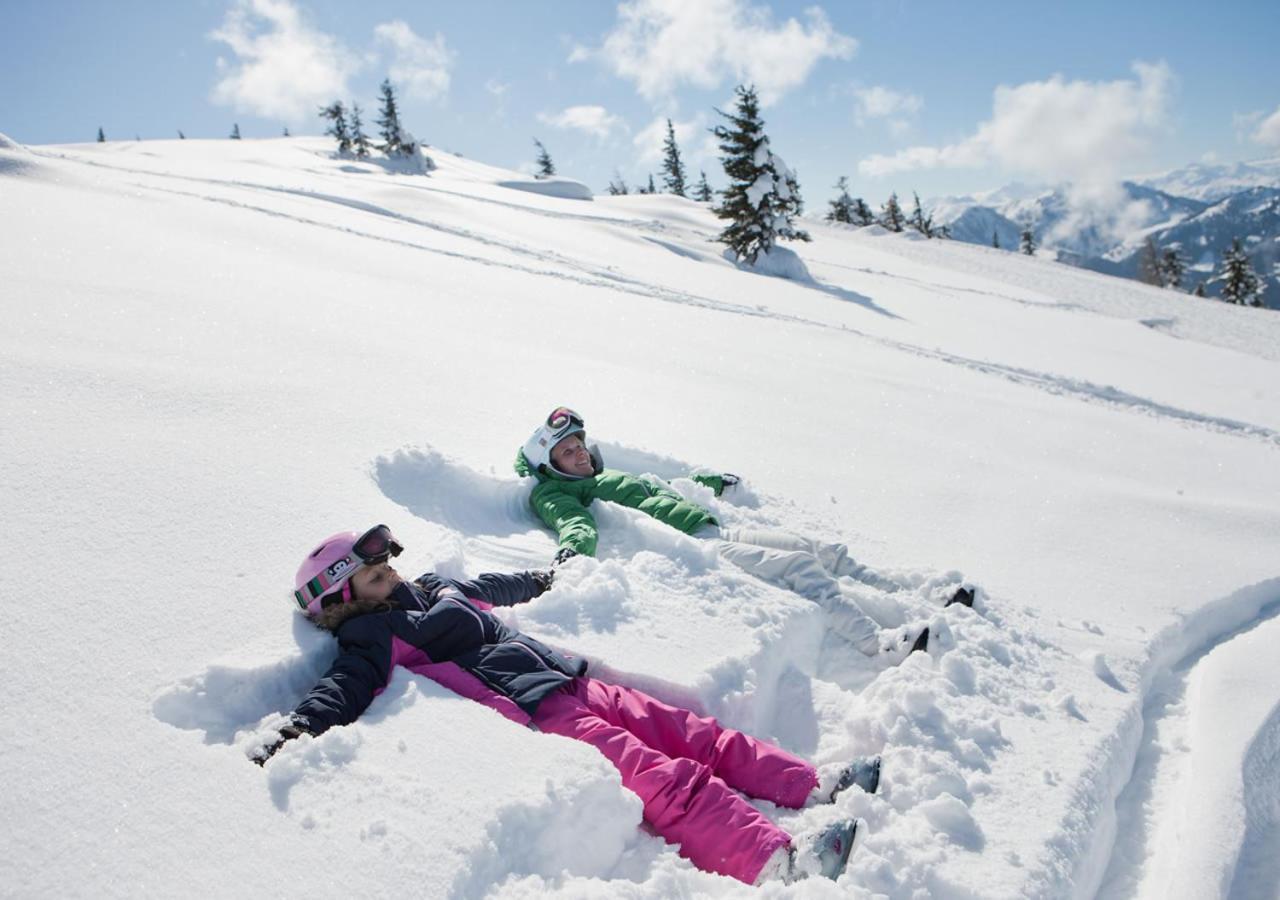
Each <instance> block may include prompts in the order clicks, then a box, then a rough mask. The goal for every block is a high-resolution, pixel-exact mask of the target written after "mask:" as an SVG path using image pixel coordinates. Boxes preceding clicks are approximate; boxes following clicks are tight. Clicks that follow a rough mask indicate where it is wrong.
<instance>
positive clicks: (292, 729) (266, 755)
mask: <svg viewBox="0 0 1280 900" xmlns="http://www.w3.org/2000/svg"><path fill="white" fill-rule="evenodd" d="M304 734H311V731H310V729H308V728H306V727H305V726H304V725H302V724H300V723H298V722H292V723H290V724H288V725H285V726H284V727H283V728H281V729H280V737H279V738H278V739H277V740H276V742H275V743H273V744H268V745H267V746H265V747H263V748H261V749H260V750H258V752H256V753H254V754H253V756H252V757H251V758H252V759H253V761H254V762H255V763H257V764H258V765H260V766H265V765H266V764H267V760H269V759H270V758H271V757H273V756H275V754H276V751H277V750H279V749H280V748H281V747H283V746H284V745H285V744H286V743H287V742H289V741H292V740H294V739H295V738H300V737H302V736H303V735H304Z"/></svg>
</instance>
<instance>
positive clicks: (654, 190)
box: [644, 172, 658, 194]
mask: <svg viewBox="0 0 1280 900" xmlns="http://www.w3.org/2000/svg"><path fill="white" fill-rule="evenodd" d="M644 192H645V193H646V194H656V193H658V189H657V188H656V187H654V186H653V173H652V172H650V173H649V186H648V187H647V188H645V189H644Z"/></svg>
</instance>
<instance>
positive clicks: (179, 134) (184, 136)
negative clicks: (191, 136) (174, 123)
mask: <svg viewBox="0 0 1280 900" xmlns="http://www.w3.org/2000/svg"><path fill="white" fill-rule="evenodd" d="M186 139H187V136H186V135H185V134H183V133H182V129H181V128H179V129H178V140H180V141H185V140H186Z"/></svg>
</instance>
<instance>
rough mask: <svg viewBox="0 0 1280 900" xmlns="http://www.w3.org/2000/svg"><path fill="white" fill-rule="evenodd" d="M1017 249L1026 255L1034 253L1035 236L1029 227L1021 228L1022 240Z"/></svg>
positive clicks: (1033, 254)
mask: <svg viewBox="0 0 1280 900" xmlns="http://www.w3.org/2000/svg"><path fill="white" fill-rule="evenodd" d="M1018 249H1019V250H1021V251H1022V252H1023V253H1025V254H1027V256H1035V255H1036V236H1035V235H1034V234H1033V233H1032V232H1031V229H1030V228H1024V229H1022V242H1021V243H1020V244H1019V245H1018Z"/></svg>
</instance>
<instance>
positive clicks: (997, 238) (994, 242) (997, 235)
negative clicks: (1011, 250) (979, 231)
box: [991, 228, 1000, 250]
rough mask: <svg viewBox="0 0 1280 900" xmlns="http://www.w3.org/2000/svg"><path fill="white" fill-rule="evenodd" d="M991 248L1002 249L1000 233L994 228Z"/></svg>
mask: <svg viewBox="0 0 1280 900" xmlns="http://www.w3.org/2000/svg"><path fill="white" fill-rule="evenodd" d="M991 246H992V247H995V248H996V249H997V250H999V249H1000V233H999V232H997V231H996V230H995V229H994V228H992V229H991Z"/></svg>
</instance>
